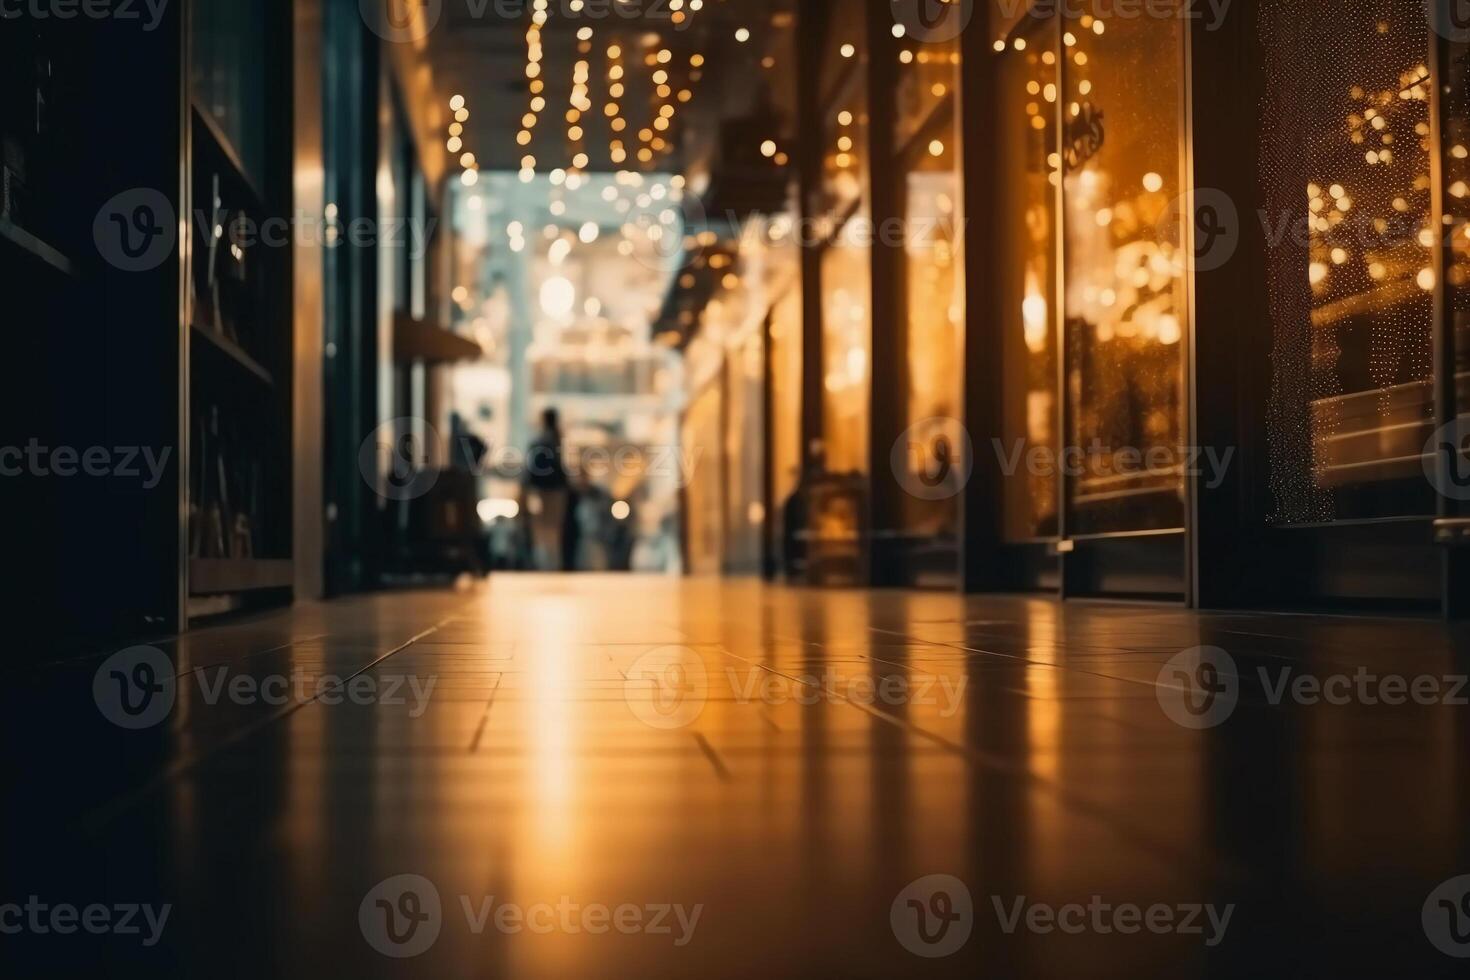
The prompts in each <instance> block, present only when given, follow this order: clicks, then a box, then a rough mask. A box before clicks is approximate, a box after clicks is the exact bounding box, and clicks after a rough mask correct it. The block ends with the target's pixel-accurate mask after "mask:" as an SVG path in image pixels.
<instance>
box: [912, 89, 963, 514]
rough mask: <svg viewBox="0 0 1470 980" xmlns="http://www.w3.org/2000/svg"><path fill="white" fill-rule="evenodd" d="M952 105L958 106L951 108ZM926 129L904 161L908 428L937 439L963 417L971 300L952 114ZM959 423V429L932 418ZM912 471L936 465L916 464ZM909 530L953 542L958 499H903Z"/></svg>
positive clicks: (951, 432)
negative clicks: (926, 430)
mask: <svg viewBox="0 0 1470 980" xmlns="http://www.w3.org/2000/svg"><path fill="white" fill-rule="evenodd" d="M951 104H952V103H951ZM938 122H939V125H936V126H931V127H929V128H926V129H925V130H923V131H922V132H921V133H920V134H919V136H918V140H917V145H915V146H914V147H913V149H912V150H911V151H910V152H909V154H908V159H907V160H905V161H901V166H902V179H903V181H904V187H903V199H904V206H903V217H904V229H905V233H904V236H903V255H904V268H905V276H904V278H905V282H904V303H905V306H906V307H907V319H908V352H907V357H906V358H905V360H906V361H907V364H908V375H909V376H908V406H907V419H906V426H918V425H928V426H930V427H931V428H932V429H933V431H934V433H935V438H945V439H949V440H953V439H954V430H955V424H957V420H958V418H959V416H960V412H961V404H960V402H961V393H960V368H959V364H960V359H961V356H962V347H961V343H960V340H961V337H962V332H963V330H964V320H965V300H964V288H963V283H964V279H963V269H962V268H961V265H960V261H961V260H960V248H961V243H962V236H961V230H962V228H963V225H962V222H961V220H960V214H959V208H960V202H961V197H960V175H959V172H958V168H957V161H958V157H959V154H958V152H957V148H956V132H955V121H954V117H953V114H952V113H950V112H945V113H943V114H942V116H941V118H940V119H939V120H938ZM939 419H954V420H956V423H955V424H946V423H940V422H936V421H933V420H939ZM910 465H926V466H930V465H932V464H931V463H927V462H926V461H923V460H919V459H914V460H911V461H910ZM903 500H904V508H905V514H904V526H905V527H906V529H907V530H909V531H910V532H913V533H916V534H920V535H925V536H953V535H954V534H956V533H957V532H958V529H959V498H958V496H957V495H955V496H948V497H941V498H940V499H932V500H931V499H922V498H920V497H919V496H916V495H914V494H906V495H904V498H903Z"/></svg>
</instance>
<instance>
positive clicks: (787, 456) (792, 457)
mask: <svg viewBox="0 0 1470 980" xmlns="http://www.w3.org/2000/svg"><path fill="white" fill-rule="evenodd" d="M801 331H802V324H801V289H800V288H799V287H795V288H792V289H788V290H787V291H786V293H785V294H784V295H783V296H782V297H781V299H780V300H778V301H777V302H776V305H775V306H774V307H772V309H771V348H772V349H771V486H772V500H773V503H775V504H776V506H778V507H779V506H784V505H785V502H786V499H787V498H788V497H790V496H791V494H792V492H793V491H795V490H796V486H797V483H798V481H799V480H800V479H801V410H802V409H801V348H802V334H801Z"/></svg>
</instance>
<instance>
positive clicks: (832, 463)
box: [821, 4, 872, 474]
mask: <svg viewBox="0 0 1470 980" xmlns="http://www.w3.org/2000/svg"><path fill="white" fill-rule="evenodd" d="M851 6H852V7H853V8H854V11H855V12H853V13H851V16H850V17H849V18H848V19H847V20H837V21H834V23H837V24H853V25H861V23H862V17H863V15H862V11H861V9H860V5H857V4H853V5H851ZM851 33H853V34H854V35H861V34H862V31H861V30H857V29H856V28H854V29H853V30H852V32H851ZM834 36H835V37H837V38H839V39H840V38H842V37H845V36H846V34H844V32H843V31H842V30H838V31H835V32H834ZM848 43H855V44H858V45H859V46H858V47H857V48H856V49H855V53H854V54H852V55H851V56H850V57H852V58H856V59H861V58H862V57H864V56H865V53H864V51H863V50H862V48H861V46H860V41H859V42H848V41H841V44H842V45H846V44H848ZM841 50H845V48H843V49H841ZM836 57H837V58H838V59H839V60H847V59H848V57H849V56H848V55H845V54H843V53H841V52H840V51H839V53H838V54H837V56H836ZM841 82H842V87H841V88H840V90H839V91H838V92H837V93H836V94H835V95H834V96H833V97H832V98H831V99H830V100H829V103H828V109H827V113H826V117H825V125H824V129H823V133H822V139H823V153H822V191H823V199H824V200H823V203H824V207H825V209H826V211H827V214H828V225H829V226H830V228H831V229H832V230H833V232H834V235H833V239H832V242H831V244H829V245H828V246H827V247H826V248H825V249H824V250H823V253H822V286H821V289H822V336H823V341H822V351H823V360H824V364H823V371H822V394H823V406H824V407H823V413H822V418H823V434H822V435H823V438H822V443H823V452H824V459H825V469H826V471H827V472H829V473H846V474H856V473H866V472H867V470H868V437H869V419H868V390H869V389H868V386H869V383H870V380H869V379H870V378H871V376H872V372H871V368H870V365H869V359H870V356H871V354H872V270H871V259H872V254H871V253H872V221H871V218H870V216H869V215H870V212H869V209H868V204H867V190H868V186H869V185H868V181H869V180H870V179H871V178H870V169H869V161H868V160H867V159H866V156H865V153H864V150H865V148H866V146H867V143H868V124H869V123H868V99H867V89H866V88H865V87H864V86H863V84H862V79H861V73H850V74H846V75H843V76H841Z"/></svg>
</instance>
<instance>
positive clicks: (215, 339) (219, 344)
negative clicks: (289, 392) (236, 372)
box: [191, 323, 276, 387]
mask: <svg viewBox="0 0 1470 980" xmlns="http://www.w3.org/2000/svg"><path fill="white" fill-rule="evenodd" d="M191 333H192V334H193V336H195V337H199V338H200V339H202V340H203V341H204V342H205V343H206V344H207V345H209V346H210V347H212V348H214V349H215V350H216V351H218V352H219V353H221V354H223V355H224V356H225V357H227V358H229V359H230V360H231V361H233V362H234V363H235V364H237V365H239V366H240V367H242V368H244V369H245V370H246V371H248V372H249V373H250V374H253V375H254V376H255V377H256V378H257V379H259V380H260V381H263V382H264V383H265V384H267V385H271V386H272V387H274V385H275V383H276V379H275V378H274V377H273V376H272V375H271V373H270V372H269V371H267V370H266V369H265V368H264V367H262V366H261V363H260V362H259V361H257V360H256V359H255V358H253V357H251V356H250V355H249V354H247V353H245V348H243V347H241V346H240V345H239V344H237V343H235V342H234V341H233V340H231V339H230V338H228V337H226V336H225V335H224V334H222V333H220V332H219V331H218V330H214V329H211V328H210V327H203V326H200V325H199V324H197V323H196V324H194V329H193V330H192V331H191Z"/></svg>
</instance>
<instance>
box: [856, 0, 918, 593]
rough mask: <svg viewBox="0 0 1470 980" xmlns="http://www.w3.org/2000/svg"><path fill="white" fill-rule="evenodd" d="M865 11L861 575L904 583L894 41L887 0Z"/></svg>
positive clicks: (903, 356)
mask: <svg viewBox="0 0 1470 980" xmlns="http://www.w3.org/2000/svg"><path fill="white" fill-rule="evenodd" d="M866 9H867V11H868V23H867V31H868V44H867V47H868V63H867V66H866V68H867V73H868V127H867V143H868V145H867V147H866V148H865V152H866V153H867V157H868V173H869V187H868V199H869V204H870V207H871V212H872V220H873V229H874V235H873V247H872V253H871V257H872V346H871V350H870V356H869V359H868V371H869V385H868V540H869V544H868V581H869V583H870V584H871V585H873V586H875V587H883V586H893V585H902V584H904V580H905V575H904V567H903V565H904V563H903V555H902V554H901V553H900V551H899V549H898V547H897V545H898V544H899V541H898V538H897V535H898V533H899V532H901V531H902V529H903V524H904V520H903V518H904V501H903V489H902V487H900V485H899V482H898V477H897V474H895V473H894V472H893V467H892V465H891V463H890V460H889V456H890V453H891V452H892V450H893V445H894V443H895V442H897V441H898V438H899V436H900V435H902V433H903V430H904V428H905V427H906V426H907V424H908V423H907V419H908V401H909V399H908V390H909V364H908V316H907V310H906V309H905V308H904V301H903V300H904V293H903V274H904V256H903V238H904V225H903V213H902V204H903V195H902V191H901V186H900V185H901V181H903V179H904V178H903V173H902V172H901V164H900V163H899V161H898V159H897V156H896V150H897V147H895V145H894V142H895V141H894V130H895V117H896V115H897V95H898V41H897V39H896V38H894V36H893V24H894V21H893V14H892V11H891V9H890V8H889V6H888V4H886V3H870V4H868V5H867V7H866Z"/></svg>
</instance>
